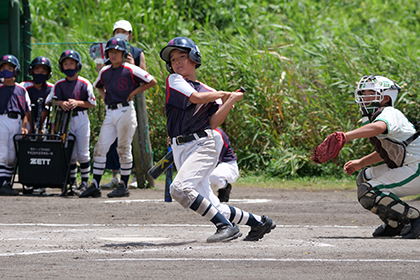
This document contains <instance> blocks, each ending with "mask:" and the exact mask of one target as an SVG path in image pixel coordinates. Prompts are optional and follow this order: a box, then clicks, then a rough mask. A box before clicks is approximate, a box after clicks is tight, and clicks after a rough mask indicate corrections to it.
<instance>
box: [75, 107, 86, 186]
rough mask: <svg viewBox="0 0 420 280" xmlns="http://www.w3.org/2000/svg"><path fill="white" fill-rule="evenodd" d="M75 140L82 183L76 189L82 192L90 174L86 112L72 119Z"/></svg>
mask: <svg viewBox="0 0 420 280" xmlns="http://www.w3.org/2000/svg"><path fill="white" fill-rule="evenodd" d="M74 119H75V124H76V127H77V130H76V134H75V136H76V139H78V140H77V160H78V161H79V163H80V177H81V179H82V182H81V183H80V185H79V187H78V192H79V193H82V192H84V191H85V190H86V189H87V187H88V180H89V174H90V153H89V140H90V121H89V116H88V114H87V111H84V112H83V113H79V115H78V116H76V117H74Z"/></svg>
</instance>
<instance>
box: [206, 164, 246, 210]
mask: <svg viewBox="0 0 420 280" xmlns="http://www.w3.org/2000/svg"><path fill="white" fill-rule="evenodd" d="M238 178H239V169H238V164H237V162H236V160H234V161H229V162H220V163H219V164H218V165H217V166H216V168H215V169H214V170H213V172H212V173H211V174H210V176H209V179H210V184H211V186H212V188H213V189H215V190H217V192H218V198H219V200H220V202H228V201H229V197H230V192H231V191H232V184H233V183H235V182H236V180H237V179H238Z"/></svg>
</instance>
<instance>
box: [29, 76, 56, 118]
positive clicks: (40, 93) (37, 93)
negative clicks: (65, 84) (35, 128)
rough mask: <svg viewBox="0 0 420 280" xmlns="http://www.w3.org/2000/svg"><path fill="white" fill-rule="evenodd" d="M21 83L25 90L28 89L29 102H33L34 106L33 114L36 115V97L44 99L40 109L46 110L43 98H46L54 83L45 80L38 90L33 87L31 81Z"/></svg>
mask: <svg viewBox="0 0 420 280" xmlns="http://www.w3.org/2000/svg"><path fill="white" fill-rule="evenodd" d="M21 85H22V86H23V87H24V88H26V90H27V91H28V94H29V98H30V99H31V104H35V107H34V108H33V111H34V114H35V116H38V99H39V98H43V99H44V101H43V102H42V103H43V105H42V111H47V108H45V100H46V99H47V97H48V95H49V94H50V92H51V89H52V88H53V86H54V85H53V84H51V83H48V82H46V83H45V84H44V86H43V87H42V88H41V89H40V90H39V89H37V88H36V87H35V85H34V83H33V81H27V82H23V83H21ZM34 121H36V120H34Z"/></svg>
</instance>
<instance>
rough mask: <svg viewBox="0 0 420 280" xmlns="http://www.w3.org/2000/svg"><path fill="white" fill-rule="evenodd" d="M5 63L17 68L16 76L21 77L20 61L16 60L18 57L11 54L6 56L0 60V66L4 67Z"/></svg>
mask: <svg viewBox="0 0 420 280" xmlns="http://www.w3.org/2000/svg"><path fill="white" fill-rule="evenodd" d="M5 63H10V64H12V65H13V66H15V76H19V74H20V64H19V60H18V59H17V58H16V56H14V55H11V54H6V55H4V56H3V57H2V58H1V60H0V66H2V65H3V64H5Z"/></svg>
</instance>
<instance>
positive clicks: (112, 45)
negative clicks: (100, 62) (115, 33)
mask: <svg viewBox="0 0 420 280" xmlns="http://www.w3.org/2000/svg"><path fill="white" fill-rule="evenodd" d="M112 49H115V50H119V51H123V52H124V57H127V56H128V51H127V43H126V41H125V40H123V39H121V38H117V37H112V38H111V39H109V40H108V42H106V45H105V58H108V50H112Z"/></svg>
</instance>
